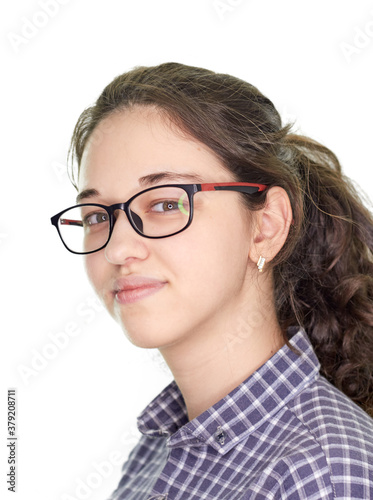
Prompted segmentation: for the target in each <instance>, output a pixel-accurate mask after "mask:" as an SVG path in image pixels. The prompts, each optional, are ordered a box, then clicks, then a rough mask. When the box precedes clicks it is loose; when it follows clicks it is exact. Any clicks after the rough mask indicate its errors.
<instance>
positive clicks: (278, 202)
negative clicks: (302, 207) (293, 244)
mask: <svg viewBox="0 0 373 500" xmlns="http://www.w3.org/2000/svg"><path fill="white" fill-rule="evenodd" d="M254 218H255V221H256V223H255V227H254V231H253V242H254V244H253V245H252V247H251V248H250V251H249V258H250V259H251V260H252V262H254V263H255V264H256V263H257V262H258V259H259V257H260V256H262V257H264V258H265V260H266V262H270V261H271V260H272V259H273V258H274V257H275V256H276V255H277V254H278V252H279V251H280V250H281V248H282V247H283V245H284V243H285V241H286V238H287V236H288V234H289V229H290V225H291V223H292V220H293V213H292V209H291V204H290V200H289V197H288V195H287V193H286V191H285V190H284V189H283V188H281V187H279V186H274V187H272V188H270V189H269V190H268V192H267V197H266V204H265V207H264V208H263V209H262V210H259V211H258V212H254Z"/></svg>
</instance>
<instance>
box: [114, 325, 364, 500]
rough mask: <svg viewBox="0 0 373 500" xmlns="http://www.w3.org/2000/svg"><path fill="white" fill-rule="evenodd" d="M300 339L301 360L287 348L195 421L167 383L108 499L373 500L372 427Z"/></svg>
mask: <svg viewBox="0 0 373 500" xmlns="http://www.w3.org/2000/svg"><path fill="white" fill-rule="evenodd" d="M295 332H296V333H295V334H294V335H293V337H292V338H291V340H290V342H291V344H292V345H293V346H294V347H295V348H296V349H297V350H298V352H300V353H301V355H300V356H298V355H297V354H296V353H294V352H293V351H292V350H291V349H289V348H288V347H287V346H284V347H283V348H282V349H281V350H280V351H278V352H277V353H276V354H275V355H274V356H273V357H272V358H271V359H270V360H269V361H267V363H265V364H264V365H263V366H262V367H261V368H260V369H259V370H258V371H256V372H255V373H254V374H253V375H251V376H250V377H249V378H248V379H247V380H245V381H244V382H243V383H242V384H240V385H239V386H238V387H237V388H236V389H234V390H233V391H232V392H230V393H229V394H228V395H227V396H226V397H224V398H223V399H222V400H220V401H219V402H218V403H216V404H215V405H214V406H212V407H211V408H209V409H208V410H206V411H205V412H204V413H202V414H201V415H200V416H198V417H197V418H195V419H193V420H191V421H190V422H188V419H187V413H186V408H185V404H184V400H183V398H182V395H181V393H180V391H179V389H178V387H177V385H176V383H175V381H173V382H172V383H171V384H169V385H168V386H167V387H166V388H165V389H164V390H163V391H162V392H161V393H160V394H159V395H158V396H157V397H156V398H155V399H154V400H153V401H152V402H151V403H150V404H149V405H148V406H147V408H145V410H144V411H143V412H142V413H141V415H140V416H139V418H138V427H139V430H140V431H141V433H142V436H141V438H140V441H139V443H138V444H137V445H136V447H135V448H134V449H133V450H132V452H131V454H130V456H129V459H128V461H127V462H126V463H125V464H124V466H123V476H122V479H121V481H120V483H119V486H118V488H117V489H116V491H115V492H114V493H113V495H112V497H111V500H197V499H198V500H205V499H206V500H210V499H211V500H223V499H224V500H253V499H255V500H268V499H289V500H298V499H302V500H303V499H307V500H317V499H341V500H342V499H345V500H346V499H364V500H368V499H372V500H373V420H372V419H371V418H370V417H369V416H368V415H367V414H366V413H365V412H363V411H362V410H361V409H360V408H358V407H357V406H356V405H355V404H354V403H353V402H352V401H350V400H349V399H348V398H347V397H346V396H344V395H343V394H342V393H341V392H340V391H338V390H337V389H336V388H335V387H333V386H332V385H331V384H329V383H328V382H327V381H326V380H325V379H324V378H323V377H321V376H320V374H319V368H320V367H319V362H318V360H317V358H316V356H315V354H314V352H313V349H312V347H311V344H310V342H309V340H308V337H307V335H306V334H305V333H304V332H303V331H302V330H299V329H296V330H295ZM292 333H294V330H293V332H292Z"/></svg>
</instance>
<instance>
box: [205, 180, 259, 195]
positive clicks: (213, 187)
mask: <svg viewBox="0 0 373 500" xmlns="http://www.w3.org/2000/svg"><path fill="white" fill-rule="evenodd" d="M234 186H237V187H238V186H240V187H253V188H258V189H256V190H255V191H253V192H257V193H259V192H260V191H264V190H265V189H266V188H267V187H268V186H266V185H265V184H256V183H252V182H218V183H204V184H201V191H219V190H220V189H221V190H224V188H225V187H227V188H228V187H234Z"/></svg>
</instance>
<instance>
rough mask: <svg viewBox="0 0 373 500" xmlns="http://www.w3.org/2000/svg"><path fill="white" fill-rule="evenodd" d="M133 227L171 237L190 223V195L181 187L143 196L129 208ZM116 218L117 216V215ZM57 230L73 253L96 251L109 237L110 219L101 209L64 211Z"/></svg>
mask: <svg viewBox="0 0 373 500" xmlns="http://www.w3.org/2000/svg"><path fill="white" fill-rule="evenodd" d="M129 211H130V216H131V219H132V221H131V222H132V224H133V225H134V226H135V227H136V228H137V230H138V231H139V232H140V233H141V234H143V235H145V236H153V237H154V236H169V235H171V234H174V233H177V232H178V231H180V230H182V229H184V227H185V226H186V225H187V224H188V222H189V216H190V207H189V199H188V194H187V193H186V191H184V189H182V188H178V187H160V188H156V189H152V190H149V191H146V192H144V193H141V194H140V195H139V196H137V197H136V198H134V199H133V200H132V202H131V204H130V206H129ZM115 215H116V216H117V214H115ZM58 227H59V231H60V234H61V236H62V239H63V241H64V242H65V245H66V246H67V247H68V248H69V249H70V250H72V251H73V252H78V253H86V252H93V251H95V250H98V249H99V248H101V247H103V246H104V245H105V244H106V243H107V241H108V239H109V235H110V216H109V213H108V212H107V211H106V210H105V209H104V208H102V207H98V206H97V205H84V206H78V207H74V208H72V209H70V210H68V211H67V212H64V213H63V215H62V216H61V217H60V219H59V221H58Z"/></svg>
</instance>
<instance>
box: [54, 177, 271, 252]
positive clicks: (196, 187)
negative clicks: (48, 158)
mask: <svg viewBox="0 0 373 500" xmlns="http://www.w3.org/2000/svg"><path fill="white" fill-rule="evenodd" d="M167 187H176V188H181V189H183V190H184V191H185V192H186V193H187V195H188V200H189V206H190V210H189V219H188V222H187V224H186V225H185V226H184V227H183V228H182V229H180V230H179V231H176V232H174V233H172V234H167V235H166V236H148V235H146V234H144V233H142V232H141V231H140V230H139V228H138V227H137V226H136V224H135V222H134V220H133V218H132V214H131V210H130V208H129V206H130V204H131V203H132V202H133V200H134V199H135V198H137V197H138V196H140V195H142V194H143V193H146V192H148V191H152V190H154V189H159V188H167ZM267 187H268V186H267V185H265V184H257V183H250V182H224V183H222V182H220V183H203V184H164V185H161V186H153V187H150V188H147V189H144V190H143V191H140V192H139V193H136V194H135V195H134V196H132V197H131V198H130V199H129V200H128V201H126V202H124V203H114V204H113V205H109V206H108V205H101V204H100V203H80V204H78V205H73V206H71V207H69V208H66V209H65V210H62V212H59V213H58V214H56V215H53V217H51V219H50V220H51V223H52V225H53V226H55V228H56V229H57V232H58V234H59V237H60V239H61V241H62V243H63V245H64V247H65V248H66V249H67V250H68V251H69V252H71V253H74V254H76V255H88V254H91V253H95V252H99V251H100V250H102V249H103V248H105V247H106V245H107V244H108V243H109V241H110V238H111V235H112V233H113V229H114V224H115V216H114V212H115V211H116V210H123V212H125V214H126V215H127V219H128V221H129V223H130V224H131V226H132V228H133V229H134V230H135V231H136V233H137V234H139V235H140V236H143V237H144V238H149V239H161V238H169V237H170V236H175V235H176V234H179V233H181V232H182V231H185V229H187V228H188V227H189V226H190V225H191V223H192V220H193V211H194V207H193V198H194V195H195V194H196V193H198V192H200V191H237V192H240V193H246V194H254V193H259V192H261V191H264V190H265V189H266V188H267ZM86 206H94V207H99V208H103V209H104V210H106V212H107V213H108V214H109V234H108V238H107V240H106V243H105V244H104V245H102V246H101V247H100V248H97V249H96V250H91V251H89V252H75V251H74V250H71V249H70V248H69V247H68V246H67V245H66V243H65V241H64V239H63V237H62V235H61V232H60V229H59V226H58V222H59V220H60V218H61V216H62V215H63V214H64V213H66V212H68V211H69V210H72V209H73V208H79V207H86Z"/></svg>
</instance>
